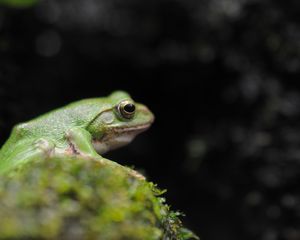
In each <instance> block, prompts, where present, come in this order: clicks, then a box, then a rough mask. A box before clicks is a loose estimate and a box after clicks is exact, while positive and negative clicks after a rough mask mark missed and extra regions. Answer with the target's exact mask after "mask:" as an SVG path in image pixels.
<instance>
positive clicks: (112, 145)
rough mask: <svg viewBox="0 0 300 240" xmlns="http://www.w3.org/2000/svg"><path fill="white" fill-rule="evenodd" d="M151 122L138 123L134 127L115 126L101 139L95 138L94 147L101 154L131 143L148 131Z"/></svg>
mask: <svg viewBox="0 0 300 240" xmlns="http://www.w3.org/2000/svg"><path fill="white" fill-rule="evenodd" d="M150 126H151V123H148V124H143V125H137V126H133V127H115V128H112V129H110V130H109V131H107V133H106V134H104V135H103V136H102V137H101V139H95V138H94V139H93V140H92V144H93V147H94V149H95V150H96V151H97V153H99V154H104V153H106V152H108V151H110V150H113V149H116V148H119V147H122V146H125V145H127V144H129V143H130V142H131V141H132V140H133V139H134V138H135V137H136V136H137V135H138V134H140V133H142V132H144V131H146V130H147V129H148V128H149V127H150Z"/></svg>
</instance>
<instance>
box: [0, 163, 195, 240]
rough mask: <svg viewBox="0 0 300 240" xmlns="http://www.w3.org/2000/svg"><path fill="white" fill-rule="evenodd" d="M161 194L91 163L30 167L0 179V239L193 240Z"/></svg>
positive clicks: (122, 173)
mask: <svg viewBox="0 0 300 240" xmlns="http://www.w3.org/2000/svg"><path fill="white" fill-rule="evenodd" d="M161 194H162V191H160V190H158V189H157V188H156V187H155V186H154V185H153V184H152V183H149V182H147V181H141V180H138V179H135V178H133V177H132V176H129V175H128V172H127V171H126V170H125V169H123V168H116V167H114V168H112V167H111V166H109V165H107V166H103V165H101V164H100V163H99V162H97V161H94V160H90V161H87V160H86V159H84V158H79V157H77V158H74V157H73V158H66V159H59V158H53V159H46V160H43V161H36V162H34V163H32V162H30V163H28V164H25V165H23V166H22V167H19V169H16V170H15V171H14V172H13V176H12V175H11V176H2V177H1V178H0V233H1V234H0V239H107V240H117V239H133V240H134V239H143V240H147V239H149V240H150V239H153V240H154V239H165V240H167V239H168V240H173V239H174V240H175V239H196V237H195V236H194V235H193V234H192V233H191V232H190V231H188V230H187V229H185V228H183V227H182V225H181V222H180V220H179V218H178V214H177V213H174V212H172V211H170V210H169V207H168V206H167V205H165V204H164V199H163V198H161V197H159V195H161Z"/></svg>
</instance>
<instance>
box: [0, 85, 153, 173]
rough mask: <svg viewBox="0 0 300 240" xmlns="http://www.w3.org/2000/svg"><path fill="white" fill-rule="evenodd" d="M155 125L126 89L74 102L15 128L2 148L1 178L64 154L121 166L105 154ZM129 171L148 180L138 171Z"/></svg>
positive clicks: (0, 153) (146, 110)
mask: <svg viewBox="0 0 300 240" xmlns="http://www.w3.org/2000/svg"><path fill="white" fill-rule="evenodd" d="M153 122H154V114H153V113H152V112H151V111H150V110H149V108H148V107H147V106H145V105H144V104H142V103H137V102H135V101H134V100H133V99H132V98H131V96H130V95H129V94H128V93H127V92H125V91H121V90H118V91H114V92H112V93H111V94H110V95H108V96H105V97H95V98H87V99H83V100H78V101H75V102H73V103H70V104H68V105H66V106H64V107H61V108H58V109H55V110H52V111H50V112H48V113H45V114H43V115H41V116H39V117H36V118H34V119H32V120H29V121H27V122H23V123H20V124H17V125H16V126H14V127H13V129H12V131H11V134H10V136H9V138H8V139H7V141H6V142H5V143H4V145H3V146H2V147H1V149H0V175H2V174H5V173H8V172H10V171H11V170H13V169H15V168H17V167H18V166H21V165H23V164H25V163H28V162H30V161H34V160H35V159H45V160H49V159H50V160H51V158H52V157H58V158H61V159H63V158H64V157H66V156H68V157H69V156H71V157H72V156H74V157H83V158H86V159H87V160H89V159H93V160H96V161H99V162H100V163H101V164H103V165H105V164H109V165H111V166H114V167H123V166H122V165H120V164H118V163H116V162H114V161H111V160H109V159H106V158H105V157H103V154H105V153H106V152H108V151H111V150H113V149H117V148H120V147H122V146H125V145H127V144H129V143H130V142H132V141H133V139H135V137H136V136H137V135H139V134H140V133H142V132H144V131H145V130H147V129H148V128H149V127H150V126H151V125H152V123H153ZM124 168H125V167H124ZM126 169H129V168H126ZM128 171H129V173H130V174H131V175H133V176H134V177H137V178H139V179H144V176H143V175H141V174H140V173H138V172H137V171H135V170H132V169H130V170H128Z"/></svg>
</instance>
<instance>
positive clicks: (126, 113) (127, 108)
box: [118, 100, 135, 119]
mask: <svg viewBox="0 0 300 240" xmlns="http://www.w3.org/2000/svg"><path fill="white" fill-rule="evenodd" d="M118 111H119V113H120V114H121V115H122V117H124V118H126V119H131V118H133V117H134V114H135V105H134V103H132V102H131V101H128V100H125V101H122V102H120V103H119V105H118Z"/></svg>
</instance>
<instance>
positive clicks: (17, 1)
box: [0, 0, 38, 7]
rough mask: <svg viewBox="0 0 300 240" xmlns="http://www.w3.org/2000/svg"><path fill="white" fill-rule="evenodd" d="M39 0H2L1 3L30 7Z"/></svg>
mask: <svg viewBox="0 0 300 240" xmlns="http://www.w3.org/2000/svg"><path fill="white" fill-rule="evenodd" d="M37 1H38V0H0V4H3V5H8V6H12V7H29V6H32V5H33V4H35V3H37Z"/></svg>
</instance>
